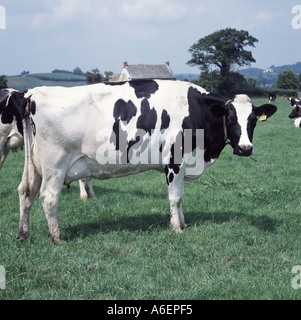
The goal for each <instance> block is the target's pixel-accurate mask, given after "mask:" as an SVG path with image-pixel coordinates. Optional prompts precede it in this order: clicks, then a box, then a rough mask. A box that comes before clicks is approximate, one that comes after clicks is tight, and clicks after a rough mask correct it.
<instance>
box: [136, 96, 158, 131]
mask: <svg viewBox="0 0 301 320" xmlns="http://www.w3.org/2000/svg"><path fill="white" fill-rule="evenodd" d="M156 123H157V112H156V110H155V109H154V108H152V109H151V108H150V105H149V102H148V100H147V99H143V100H142V102H141V115H140V116H139V118H138V120H137V129H142V130H144V131H145V132H148V133H149V135H151V133H152V129H155V127H156Z"/></svg>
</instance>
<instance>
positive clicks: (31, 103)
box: [30, 101, 37, 116]
mask: <svg viewBox="0 0 301 320" xmlns="http://www.w3.org/2000/svg"><path fill="white" fill-rule="evenodd" d="M36 111H37V107H36V102H35V101H31V102H30V113H31V114H32V115H33V116H34V115H35V114H36Z"/></svg>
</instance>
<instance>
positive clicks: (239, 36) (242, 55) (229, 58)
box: [187, 28, 258, 94]
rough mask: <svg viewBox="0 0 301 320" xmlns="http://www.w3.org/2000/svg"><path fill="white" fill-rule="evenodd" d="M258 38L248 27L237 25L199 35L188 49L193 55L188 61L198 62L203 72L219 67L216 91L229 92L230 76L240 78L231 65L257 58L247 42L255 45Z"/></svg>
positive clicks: (230, 87)
mask: <svg viewBox="0 0 301 320" xmlns="http://www.w3.org/2000/svg"><path fill="white" fill-rule="evenodd" d="M256 42H258V40H257V39H256V38H254V37H252V36H251V35H249V33H248V31H244V30H241V31H238V30H236V29H231V28H227V29H223V30H220V31H217V32H214V33H212V34H210V35H208V36H206V37H205V38H202V39H200V40H199V41H198V42H197V43H195V44H194V45H192V46H191V47H190V49H189V52H190V53H191V55H192V59H191V60H189V61H188V62H187V64H189V65H191V66H198V67H199V68H200V70H201V77H202V74H207V73H210V72H212V71H213V70H214V69H215V70H218V72H219V74H220V86H219V88H217V89H218V91H219V93H223V94H229V92H231V91H233V87H232V85H233V80H234V81H235V80H239V79H241V77H238V76H237V74H238V73H236V72H234V69H235V68H237V67H242V66H249V65H250V64H251V63H252V62H256V60H255V59H254V58H253V56H252V53H251V52H250V51H247V50H245V49H244V48H245V47H247V46H250V47H255V43H256Z"/></svg>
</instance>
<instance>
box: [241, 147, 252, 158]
mask: <svg viewBox="0 0 301 320" xmlns="http://www.w3.org/2000/svg"><path fill="white" fill-rule="evenodd" d="M239 153H240V155H242V156H251V155H252V154H253V146H252V145H241V146H239Z"/></svg>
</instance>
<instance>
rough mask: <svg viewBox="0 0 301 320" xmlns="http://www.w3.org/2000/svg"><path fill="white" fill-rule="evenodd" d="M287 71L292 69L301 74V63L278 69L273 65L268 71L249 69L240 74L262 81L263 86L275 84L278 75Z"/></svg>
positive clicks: (240, 71)
mask: <svg viewBox="0 0 301 320" xmlns="http://www.w3.org/2000/svg"><path fill="white" fill-rule="evenodd" d="M287 69H291V70H292V71H293V72H294V73H296V74H299V73H301V62H297V63H295V64H287V65H283V66H278V67H276V66H274V65H272V66H270V67H269V68H267V69H259V68H247V69H242V70H239V73H240V74H242V75H243V76H244V77H245V78H256V79H261V81H262V84H263V85H271V84H274V82H275V81H276V79H277V78H278V75H279V74H280V73H282V72H283V71H285V70H287Z"/></svg>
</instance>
